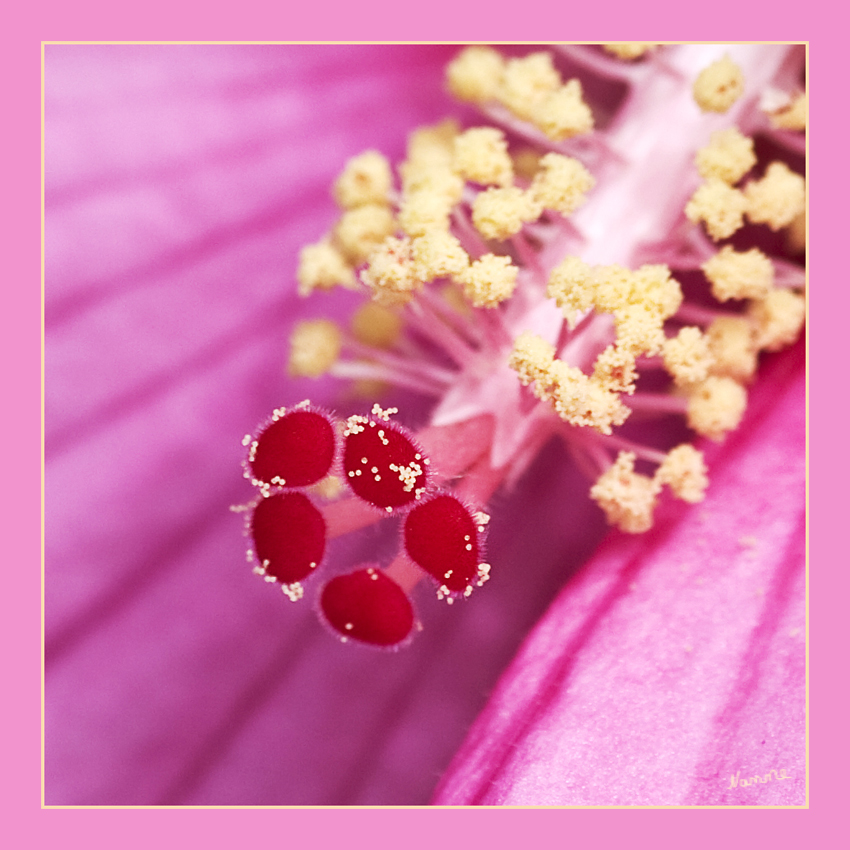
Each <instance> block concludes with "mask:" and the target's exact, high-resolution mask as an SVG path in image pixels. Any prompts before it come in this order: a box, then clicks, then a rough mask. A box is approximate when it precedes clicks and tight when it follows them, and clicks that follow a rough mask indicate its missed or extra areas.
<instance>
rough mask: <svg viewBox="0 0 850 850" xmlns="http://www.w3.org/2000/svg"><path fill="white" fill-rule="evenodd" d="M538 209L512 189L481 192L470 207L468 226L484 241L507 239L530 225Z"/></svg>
mask: <svg viewBox="0 0 850 850" xmlns="http://www.w3.org/2000/svg"><path fill="white" fill-rule="evenodd" d="M541 212H542V208H541V207H540V205H539V204H538V203H537V202H536V201H535V200H534V199H533V198H532V197H531V196H530V195H529V194H528V193H526V192H523V191H522V189H519V188H517V187H516V186H508V187H505V188H492V189H487V190H486V191H484V192H481V193H480V194H479V195H478V197H477V198H476V199H475V201H474V202H473V204H472V223H473V224H474V225H475V227H476V229H477V230H478V232H479V233H480V234H481V235H482V236H483V237H484V238H485V239H507V238H508V237H509V236H513V235H515V234H517V233H519V231H520V230H521V229H522V225H523V223H524V222H529V221H534V220H535V219H537V218H538V217H539V216H540V213H541Z"/></svg>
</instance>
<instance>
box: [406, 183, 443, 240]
mask: <svg viewBox="0 0 850 850" xmlns="http://www.w3.org/2000/svg"><path fill="white" fill-rule="evenodd" d="M454 204H455V202H454V200H453V199H452V198H451V196H450V195H448V194H445V193H443V192H440V191H434V190H428V189H417V190H416V191H415V192H411V193H410V194H407V195H405V196H404V198H403V199H402V202H401V207H400V209H399V213H398V223H399V227H401V229H402V230H403V231H404V232H405V233H406V234H407V235H408V236H424V235H425V234H426V233H430V232H431V231H434V230H438V231H443V232H448V229H449V221H450V218H451V213H452V207H453V206H454Z"/></svg>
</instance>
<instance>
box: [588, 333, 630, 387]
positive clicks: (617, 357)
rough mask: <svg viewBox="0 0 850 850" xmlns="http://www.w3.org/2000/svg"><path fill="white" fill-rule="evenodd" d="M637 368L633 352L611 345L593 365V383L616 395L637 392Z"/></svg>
mask: <svg viewBox="0 0 850 850" xmlns="http://www.w3.org/2000/svg"><path fill="white" fill-rule="evenodd" d="M636 378H637V368H636V366H635V356H634V354H632V352H630V351H628V350H626V349H623V348H620V347H619V346H616V345H609V346H608V347H607V348H606V349H605V350H604V351H602V352H601V353H600V354H599V356H598V357H597V358H596V362H595V363H594V364H593V381H594V383H596V384H598V385H599V386H600V387H602V388H603V389H606V390H608V391H609V392H614V393H628V394H629V395H631V394H632V393H634V391H635V379H636Z"/></svg>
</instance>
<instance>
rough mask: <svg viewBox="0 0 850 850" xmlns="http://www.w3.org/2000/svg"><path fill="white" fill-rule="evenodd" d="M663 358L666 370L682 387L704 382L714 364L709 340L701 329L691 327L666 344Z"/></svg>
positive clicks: (681, 331)
mask: <svg viewBox="0 0 850 850" xmlns="http://www.w3.org/2000/svg"><path fill="white" fill-rule="evenodd" d="M662 357H663V359H664V368H665V369H667V371H668V372H669V373H670V374H671V375H672V376H673V380H674V381H675V383H676V385H677V386H680V387H681V386H688V385H690V384H697V383H699V382H700V381H704V380H705V379H706V378H707V377H708V374H709V370H710V368H711V365H712V363H713V362H714V358H713V357H712V354H711V351H710V349H709V346H708V340H706V338H705V337H704V336H703V334H702V332H701V331H700V329H699V328H691V327H687V328H682V329H681V330H680V331H679V333H678V334H677V335H676V336H674V337H671V338H670V339H668V340H667V341H666V342H665V343H664V346H663V348H662Z"/></svg>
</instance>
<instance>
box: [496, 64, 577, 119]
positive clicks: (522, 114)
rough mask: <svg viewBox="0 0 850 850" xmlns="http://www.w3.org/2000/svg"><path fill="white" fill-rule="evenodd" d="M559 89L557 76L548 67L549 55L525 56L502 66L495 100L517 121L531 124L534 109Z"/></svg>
mask: <svg viewBox="0 0 850 850" xmlns="http://www.w3.org/2000/svg"><path fill="white" fill-rule="evenodd" d="M560 86H561V75H560V74H559V73H558V71H557V69H556V68H555V66H554V65H553V64H552V55H551V54H550V53H547V52H546V51H540V52H537V53H529V54H528V56H523V57H522V58H517V59H509V60H508V61H507V62H506V63H505V66H504V68H503V70H502V76H501V85H500V86H499V88H498V91H497V98H498V99H499V101H501V102H502V103H503V104H504V105H505V106H507V108H508V109H510V111H511V112H513V114H514V115H516V116H517V117H518V118H523V119H524V120H526V121H531V120H532V119H533V116H534V113H535V108H536V107H537V106H538V105H539V104H540V102H541V101H542V100H543V99H544V98H545V97H546V95H548V94H552V93H553V92H555V91H556V90H557V89H558V88H560Z"/></svg>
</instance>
